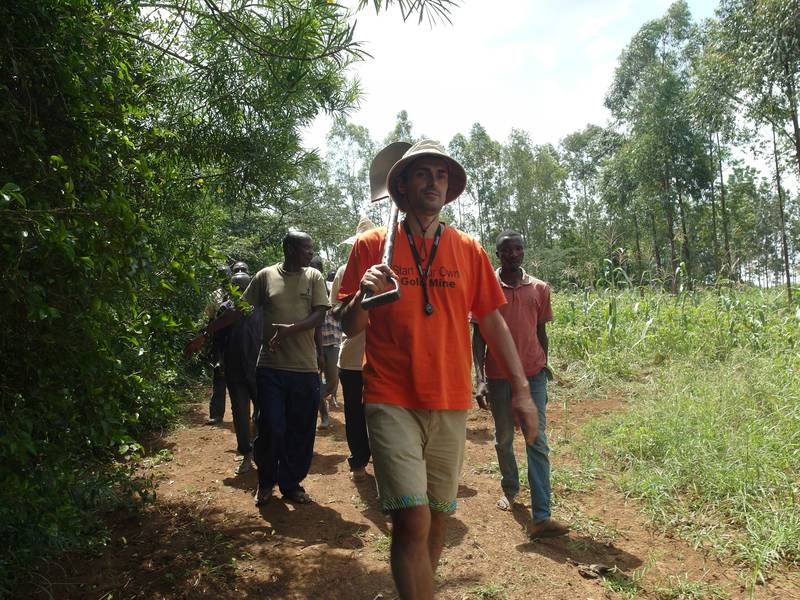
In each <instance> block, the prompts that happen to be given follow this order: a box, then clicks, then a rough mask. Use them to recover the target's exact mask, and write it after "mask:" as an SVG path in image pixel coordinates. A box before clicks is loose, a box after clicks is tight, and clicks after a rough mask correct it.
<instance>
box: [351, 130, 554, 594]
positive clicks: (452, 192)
mask: <svg viewBox="0 0 800 600" xmlns="http://www.w3.org/2000/svg"><path fill="white" fill-rule="evenodd" d="M380 156H381V154H380V153H379V155H378V157H380ZM376 159H377V157H376ZM388 173H389V174H388V176H387V178H386V185H387V187H388V191H389V193H390V195H391V197H392V199H393V200H394V202H395V203H396V204H397V206H398V208H399V209H400V210H401V211H403V212H404V213H405V219H404V221H403V223H402V224H399V225H398V229H397V234H396V235H397V240H398V243H397V244H396V247H395V250H394V257H393V260H392V264H391V266H389V265H385V264H379V261H380V257H381V253H382V249H383V245H384V242H385V238H386V233H387V232H386V231H385V230H383V229H380V230H373V231H370V232H367V233H365V234H363V235H362V236H360V237H359V238H358V240H356V242H355V245H354V247H353V250H352V252H351V254H350V259H349V261H348V264H347V268H346V269H345V273H344V277H343V279H342V286H341V289H340V290H339V300H341V301H342V302H343V303H344V308H343V311H342V329H343V330H344V332H345V334H347V335H349V336H353V335H356V334H357V333H359V332H360V331H362V330H364V329H366V331H367V338H366V360H365V364H364V371H363V378H364V401H365V403H366V406H365V414H366V419H367V428H368V430H369V438H370V446H371V449H372V455H373V463H374V466H375V478H376V480H377V483H378V494H379V497H380V503H381V506H382V508H383V509H384V510H385V511H388V512H389V513H390V515H391V520H392V545H391V566H392V574H393V576H394V581H395V584H396V586H397V589H398V592H399V594H400V597H401V598H403V599H426V600H429V599H431V598H432V597H433V584H434V579H433V576H434V572H435V570H436V567H437V565H438V563H439V556H440V555H441V552H442V547H443V545H444V533H445V515H446V514H448V513H451V512H453V511H454V510H455V508H456V493H457V491H458V479H459V475H460V471H461V466H462V462H463V457H464V443H465V438H466V419H467V410H468V409H469V407H470V405H471V402H472V389H471V388H472V386H471V381H470V379H471V377H470V367H471V365H470V363H471V361H470V356H471V354H470V351H469V348H470V341H469V327H468V321H467V317H468V315H469V313H470V312H472V314H473V315H475V317H476V318H477V319H478V322H479V323H480V326H481V331H482V332H483V334H484V337H485V338H486V340H487V342H488V343H489V346H490V348H491V349H492V351H493V353H494V354H495V356H497V357H498V358H499V360H500V362H501V364H503V365H505V367H506V369H507V371H508V373H509V380H510V382H511V386H512V403H511V404H512V412H513V414H514V416H515V419H516V420H517V422H518V423H519V424H520V425H521V426H522V428H523V431H524V432H525V434H526V438H527V439H528V441H529V442H531V443H533V441H534V439H535V436H536V432H537V431H538V424H537V423H536V418H537V412H536V409H535V407H534V406H533V403H532V402H531V397H530V391H529V389H528V380H527V378H526V377H525V374H524V372H523V370H522V365H521V363H520V361H519V357H518V356H517V352H516V349H515V347H514V343H513V340H512V339H511V335H510V334H509V332H508V328H507V327H506V324H505V321H504V320H503V318H502V317H501V316H500V313H499V312H498V311H497V309H498V307H499V306H500V305H501V304H503V303H504V302H505V299H504V296H503V293H502V291H501V290H500V286H499V284H498V283H497V278H496V277H495V276H494V273H493V271H492V268H491V264H490V263H489V259H488V257H487V255H486V252H485V251H484V250H483V248H481V246H480V244H479V243H478V242H477V241H476V240H474V239H473V238H471V237H470V236H468V235H466V234H464V233H462V232H460V231H458V230H457V229H455V228H453V227H449V226H446V225H445V224H444V223H441V222H440V220H439V213H440V212H441V210H442V208H443V206H444V205H445V203H447V202H451V201H453V200H455V199H456V198H457V197H458V196H459V195H460V194H461V193H462V192H463V191H464V187H465V185H466V173H465V171H464V168H463V167H462V166H461V165H460V164H459V163H458V162H457V161H455V160H454V159H452V158H451V157H449V156H447V154H446V153H445V151H444V148H442V147H441V146H440V145H439V144H438V143H436V142H432V141H429V140H422V141H420V142H417V143H416V144H415V145H413V146H411V147H410V148H409V149H408V150H407V151H406V152H405V154H404V155H403V157H402V158H400V159H399V160H397V161H396V162H395V163H394V164H393V166H392V167H391V169H389V171H388ZM393 280H394V281H396V282H397V285H399V287H400V291H401V295H400V299H399V300H397V301H396V302H394V303H391V304H385V305H383V306H379V307H376V308H373V309H372V310H371V312H369V313H368V312H367V311H366V310H365V309H364V308H363V307H362V305H361V301H362V298H363V297H364V295H365V294H379V293H382V292H384V291H386V290H389V289H391V288H392V287H393V286H394V283H393Z"/></svg>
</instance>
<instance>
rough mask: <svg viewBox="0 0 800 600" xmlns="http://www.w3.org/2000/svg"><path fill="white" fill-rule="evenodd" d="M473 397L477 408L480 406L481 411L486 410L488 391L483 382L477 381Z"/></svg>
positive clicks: (487, 406)
mask: <svg viewBox="0 0 800 600" xmlns="http://www.w3.org/2000/svg"><path fill="white" fill-rule="evenodd" d="M473 395H474V396H475V400H476V401H477V402H478V406H480V407H481V408H482V409H483V410H488V408H489V389H488V388H487V387H486V382H485V381H479V382H478V383H477V384H476V385H475V392H474V393H473Z"/></svg>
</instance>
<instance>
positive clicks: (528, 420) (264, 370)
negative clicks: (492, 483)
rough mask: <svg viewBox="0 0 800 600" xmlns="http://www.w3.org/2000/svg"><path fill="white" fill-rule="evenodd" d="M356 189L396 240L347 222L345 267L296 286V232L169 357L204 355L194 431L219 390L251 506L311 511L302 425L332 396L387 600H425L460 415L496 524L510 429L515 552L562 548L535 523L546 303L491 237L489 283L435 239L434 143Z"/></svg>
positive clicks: (452, 165)
mask: <svg viewBox="0 0 800 600" xmlns="http://www.w3.org/2000/svg"><path fill="white" fill-rule="evenodd" d="M370 180H371V187H372V190H371V192H372V199H373V201H379V200H382V199H384V198H391V201H392V202H394V203H395V205H396V207H397V209H398V210H399V211H400V213H401V214H402V215H403V217H404V218H403V220H402V221H401V222H400V223H398V224H396V225H393V226H392V227H391V229H389V230H387V228H376V227H375V226H374V225H373V224H372V223H371V222H369V221H368V220H367V219H362V221H361V222H360V223H359V226H358V231H357V233H356V235H354V236H353V237H352V238H348V240H346V241H345V242H343V243H348V244H351V245H352V251H351V253H350V257H349V260H348V262H347V264H346V265H342V266H341V267H340V268H339V269H338V270H337V271H336V272H335V273H330V274H329V276H328V278H325V277H324V276H323V274H322V272H321V271H322V269H321V264H319V265H317V267H318V268H317V269H315V268H313V264H314V259H315V256H314V244H313V240H312V239H311V237H310V236H309V235H307V234H305V233H302V232H299V231H290V232H289V233H288V234H287V235H286V237H285V238H284V240H283V254H284V259H283V261H282V262H281V263H278V264H276V265H272V266H269V267H266V268H264V269H261V270H260V271H258V273H256V274H255V275H254V276H253V277H252V278H251V276H250V275H249V272H248V271H249V269H248V266H247V265H246V264H244V263H236V264H234V265H233V267H232V268H231V271H232V272H231V277H230V281H231V287H230V289H231V290H238V291H239V292H240V293H241V300H244V302H241V301H236V300H235V299H234V298H228V297H227V296H226V292H225V290H218V291H217V292H215V293H214V294H212V295H211V298H210V300H209V307H208V309H207V311H206V316H207V317H208V323H207V325H206V327H205V328H204V329H203V330H202V331H201V332H200V333H199V334H198V335H197V336H195V337H194V338H193V339H192V340H191V341H190V342H189V343H188V344H187V347H186V353H187V354H189V355H190V354H192V353H194V352H196V351H197V350H199V349H200V348H201V347H202V346H203V345H204V343H206V342H208V345H209V346H210V347H211V348H212V363H213V364H214V366H215V370H214V386H213V393H212V397H211V401H210V407H209V409H210V410H209V423H212V424H213V423H218V422H219V421H221V419H222V416H223V414H224V410H225V403H224V398H225V396H224V388H225V386H227V389H228V394H229V396H230V400H231V409H232V413H233V419H234V428H235V430H236V435H237V450H238V452H239V453H240V455H241V456H242V461H241V463H240V464H239V467H238V468H237V472H239V473H242V472H245V471H247V470H249V469H250V468H251V464H252V462H255V464H256V466H257V469H258V489H257V490H256V492H255V504H256V506H262V505H263V504H265V503H267V502H269V500H270V498H271V496H272V494H273V490H274V488H275V486H276V485H277V487H278V489H279V491H280V493H281V494H282V495H283V497H284V498H285V499H287V500H289V501H292V502H295V503H298V504H307V503H309V502H311V501H312V500H311V498H310V497H309V495H308V494H307V493H306V491H305V489H304V488H303V486H302V482H303V480H304V479H305V477H306V475H307V474H308V471H309V468H310V465H311V461H312V456H313V448H314V439H315V434H316V428H317V417H318V414H319V417H320V423H319V427H320V428H326V427H328V425H329V422H330V421H329V409H328V402H329V401H334V399H335V392H336V388H337V385H338V384H341V388H342V391H343V396H344V415H345V432H346V438H347V444H348V447H349V450H350V455H349V458H348V462H349V465H350V469H351V476H352V478H353V479H354V480H356V481H360V480H363V479H364V477H365V467H366V466H367V465H368V464H369V462H370V460H372V463H373V469H374V474H375V480H376V483H377V493H378V499H379V502H380V506H381V508H382V509H383V510H384V511H385V512H387V513H388V514H389V515H390V518H391V521H392V544H391V567H392V574H393V576H394V580H395V584H396V586H397V589H398V592H399V594H400V597H401V598H432V597H433V582H434V578H433V576H434V573H435V570H436V567H437V565H438V562H439V557H440V555H441V552H442V548H443V543H444V528H445V519H444V517H445V515H447V514H449V513H452V512H453V511H454V510H455V509H456V493H457V490H458V480H459V477H460V473H461V468H462V463H463V460H464V445H465V440H466V419H467V411H468V410H469V409H470V408H471V407H472V404H473V400H475V399H477V401H478V404H479V406H480V407H481V408H489V409H491V411H492V416H493V419H494V422H495V448H496V451H497V457H498V463H499V465H500V472H501V476H502V479H501V488H502V496H501V497H500V499H499V500H498V501H497V507H498V508H499V509H501V510H509V509H510V508H511V506H512V505H513V504H514V502H515V501H516V497H517V495H518V494H519V491H520V482H519V472H518V470H517V463H516V458H515V456H514V450H513V437H514V426H515V425H517V426H518V427H519V428H521V430H522V433H523V435H524V438H525V442H526V453H527V464H528V481H529V484H530V489H531V495H532V519H533V522H532V525H531V527H530V534H531V537H533V538H542V537H552V536H559V535H564V534H566V533H567V532H568V528H567V527H566V526H564V525H562V524H561V523H559V522H558V521H556V520H554V519H553V518H552V517H551V515H550V463H549V456H548V455H549V448H548V445H547V437H546V434H545V423H546V406H547V381H548V379H549V378H550V377H551V374H550V370H549V368H548V363H547V354H548V338H547V332H546V323H547V322H548V321H550V320H552V309H551V307H550V292H549V287H548V286H547V284H546V283H545V282H543V281H540V280H538V279H536V278H534V277H532V276H531V275H529V274H527V273H526V272H525V271H524V269H523V267H522V265H523V259H524V244H525V240H523V239H522V236H521V235H520V234H519V233H517V232H514V231H505V232H503V233H501V234H500V235H499V236H498V238H497V243H496V248H495V251H496V254H497V257H498V259H499V261H500V267H499V268H498V269H497V270H496V271H495V270H494V269H493V268H492V266H491V262H490V261H489V258H488V255H487V254H486V251H485V250H484V249H483V248H482V247H481V245H480V244H479V243H478V242H477V241H476V240H475V239H473V238H472V237H470V236H468V235H467V234H465V233H463V232H461V231H459V230H457V229H455V228H454V227H451V226H449V225H446V224H445V223H443V222H441V221H440V219H439V215H440V212H441V210H442V208H443V207H444V205H445V204H447V203H449V202H451V201H453V200H455V199H456V198H458V196H459V195H460V194H461V193H462V192H463V191H464V189H465V186H466V181H467V174H466V172H465V171H464V169H463V167H462V166H461V165H460V164H459V163H458V162H457V161H456V160H454V159H453V158H452V157H450V156H448V155H447V154H446V152H445V151H444V149H443V148H442V147H441V146H440V145H439V144H438V143H436V142H433V141H430V140H422V141H420V142H417V143H416V144H414V145H413V146H412V145H411V144H406V143H402V142H398V143H394V144H390V145H389V146H387V147H386V148H384V149H383V150H381V152H379V153H378V154H377V155H376V157H375V159H374V160H373V162H372V166H371V170H370ZM395 237H396V238H397V241H395ZM233 295H234V296H236V294H235V293H234V294H233ZM398 296H399V297H398ZM367 299H369V300H367ZM384 299H391V300H392V301H389V302H384ZM376 300H378V301H376ZM250 307H252V309H251V308H250ZM470 322H471V323H472V334H471V335H470ZM472 358H474V369H473V364H472V363H473V360H471V359H472ZM473 372H474V373H475V381H474V385H473V380H472V373H473ZM320 373H322V374H323V377H324V382H325V383H324V384H321V378H320ZM220 390H222V391H220ZM251 403H252V404H253V406H254V407H255V419H254V420H255V425H256V431H257V434H256V436H255V438H254V439H253V440H252V443H251V441H250V405H251ZM251 461H252V462H251Z"/></svg>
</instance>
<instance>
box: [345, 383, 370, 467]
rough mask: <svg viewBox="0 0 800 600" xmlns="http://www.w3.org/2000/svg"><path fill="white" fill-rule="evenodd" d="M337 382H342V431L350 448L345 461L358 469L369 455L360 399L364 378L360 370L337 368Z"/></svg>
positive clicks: (363, 465)
mask: <svg viewBox="0 0 800 600" xmlns="http://www.w3.org/2000/svg"><path fill="white" fill-rule="evenodd" d="M339 382H340V383H341V384H342V395H343V396H344V432H345V435H346V436H347V447H348V448H349V449H350V456H349V457H348V458H347V462H348V463H350V469H360V468H362V467H366V466H367V463H368V462H369V457H370V455H371V453H370V450H369V437H368V436H367V420H366V418H364V403H363V401H362V399H361V391H362V389H363V387H364V379H363V377H362V376H361V371H350V370H348V369H339Z"/></svg>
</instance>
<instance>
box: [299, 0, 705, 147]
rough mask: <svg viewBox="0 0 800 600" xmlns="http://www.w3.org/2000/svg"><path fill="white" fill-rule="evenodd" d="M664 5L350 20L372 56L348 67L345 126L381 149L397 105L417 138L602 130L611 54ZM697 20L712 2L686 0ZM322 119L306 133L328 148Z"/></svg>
mask: <svg viewBox="0 0 800 600" xmlns="http://www.w3.org/2000/svg"><path fill="white" fill-rule="evenodd" d="M670 4H671V1H670V0H560V1H557V0H462V2H461V6H458V7H456V8H454V9H453V11H452V15H451V19H452V24H448V23H437V24H435V25H433V26H430V25H429V24H428V23H427V22H423V23H422V24H417V20H416V19H413V18H412V19H410V20H409V21H408V22H405V23H404V22H403V20H402V18H401V16H400V13H399V11H398V9H397V7H392V8H391V9H390V10H389V11H388V12H382V13H381V14H380V15H377V16H376V15H375V11H374V9H373V8H372V6H371V3H370V6H369V7H367V8H365V9H364V10H362V11H361V12H359V13H358V14H357V15H356V18H357V25H356V30H355V37H356V39H359V40H362V41H363V43H364V49H365V50H366V51H367V52H369V53H370V54H371V55H372V58H367V59H366V60H365V61H363V62H359V63H357V64H355V65H353V67H351V69H350V75H351V76H353V77H357V78H358V79H359V80H360V82H361V88H362V92H363V97H362V98H361V101H360V105H359V107H358V108H357V109H356V110H354V111H353V112H352V113H350V115H349V117H348V119H349V120H350V121H352V122H354V123H356V124H358V125H363V126H365V127H367V128H368V129H369V131H370V133H371V135H372V137H373V139H375V140H376V141H378V142H380V141H382V140H383V138H384V137H385V136H386V135H387V134H388V133H389V132H390V131H391V130H392V129H393V128H394V124H395V122H396V116H397V113H399V112H400V111H401V110H406V111H407V112H408V116H409V119H410V121H411V122H412V124H413V132H414V134H415V135H417V136H419V135H422V134H424V135H425V136H426V137H429V138H432V139H436V140H439V141H441V142H442V143H444V144H447V143H449V141H450V140H451V139H452V137H453V136H454V135H455V134H457V133H463V134H467V133H468V132H469V130H470V128H471V127H472V125H473V124H474V123H476V122H478V123H480V124H481V125H483V126H484V127H485V128H486V130H487V131H488V133H489V135H490V136H491V137H492V138H494V139H496V140H499V141H503V142H504V141H506V139H507V137H508V134H509V132H510V131H511V129H512V128H517V129H524V130H525V131H527V132H528V133H529V134H530V135H531V138H532V140H533V142H534V143H536V144H541V143H546V142H550V143H553V144H557V143H558V142H559V141H560V140H561V139H562V138H563V137H565V136H566V135H568V134H569V133H572V132H574V131H577V130H579V129H582V128H583V127H584V126H585V125H586V124H587V123H595V124H598V125H604V124H605V123H606V122H607V121H608V119H609V116H610V115H609V113H608V111H607V109H606V108H605V107H604V106H603V98H604V96H605V94H606V92H607V90H608V88H609V86H610V84H611V80H612V78H613V75H614V68H615V67H616V65H617V60H618V58H619V55H620V53H621V52H622V50H623V49H624V48H625V46H626V45H627V44H628V42H629V41H630V39H631V37H632V36H633V35H634V34H635V33H636V32H637V31H638V30H639V28H640V27H641V26H642V25H643V24H644V23H645V22H647V21H649V20H651V19H656V18H659V17H661V16H663V15H664V14H665V13H666V11H667V9H668V8H669V5H670ZM688 4H689V8H690V10H691V13H692V16H693V18H694V20H695V21H696V22H699V21H701V20H702V19H705V18H709V17H712V16H713V14H714V9H715V8H716V6H717V4H718V0H688ZM330 125H331V119H330V117H328V116H325V115H323V116H320V117H318V118H317V119H316V121H315V122H314V123H313V125H312V126H311V127H309V128H308V129H306V130H305V132H304V135H303V139H304V143H305V145H306V146H307V147H309V148H318V149H319V150H321V151H322V152H324V150H325V136H326V135H327V132H328V130H329V129H330Z"/></svg>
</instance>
